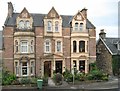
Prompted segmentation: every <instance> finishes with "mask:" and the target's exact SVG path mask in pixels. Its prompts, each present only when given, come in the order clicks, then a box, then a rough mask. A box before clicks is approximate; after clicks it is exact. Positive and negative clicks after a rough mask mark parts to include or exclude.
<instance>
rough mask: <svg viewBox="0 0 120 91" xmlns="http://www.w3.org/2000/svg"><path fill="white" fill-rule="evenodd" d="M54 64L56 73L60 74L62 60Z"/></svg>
mask: <svg viewBox="0 0 120 91" xmlns="http://www.w3.org/2000/svg"><path fill="white" fill-rule="evenodd" d="M55 66H56V73H61V74H62V61H56V62H55Z"/></svg>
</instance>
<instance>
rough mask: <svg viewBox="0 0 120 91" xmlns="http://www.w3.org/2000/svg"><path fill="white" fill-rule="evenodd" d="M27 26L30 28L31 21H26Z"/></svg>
mask: <svg viewBox="0 0 120 91" xmlns="http://www.w3.org/2000/svg"><path fill="white" fill-rule="evenodd" d="M25 28H27V29H29V28H30V22H29V21H26V22H25Z"/></svg>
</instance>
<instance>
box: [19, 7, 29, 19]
mask: <svg viewBox="0 0 120 91" xmlns="http://www.w3.org/2000/svg"><path fill="white" fill-rule="evenodd" d="M18 17H20V18H30V17H31V16H30V14H29V12H28V11H27V9H26V8H24V9H23V10H22V12H21V13H20V14H19V16H18Z"/></svg>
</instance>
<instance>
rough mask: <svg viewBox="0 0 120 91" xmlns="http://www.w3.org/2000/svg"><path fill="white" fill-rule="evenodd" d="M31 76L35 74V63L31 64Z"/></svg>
mask: <svg viewBox="0 0 120 91" xmlns="http://www.w3.org/2000/svg"><path fill="white" fill-rule="evenodd" d="M31 74H34V62H33V61H32V62H31Z"/></svg>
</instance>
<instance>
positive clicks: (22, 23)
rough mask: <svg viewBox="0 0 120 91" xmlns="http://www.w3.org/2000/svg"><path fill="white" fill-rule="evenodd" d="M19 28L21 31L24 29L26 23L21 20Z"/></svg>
mask: <svg viewBox="0 0 120 91" xmlns="http://www.w3.org/2000/svg"><path fill="white" fill-rule="evenodd" d="M19 28H20V29H21V28H24V21H23V20H21V21H20V22H19Z"/></svg>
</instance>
